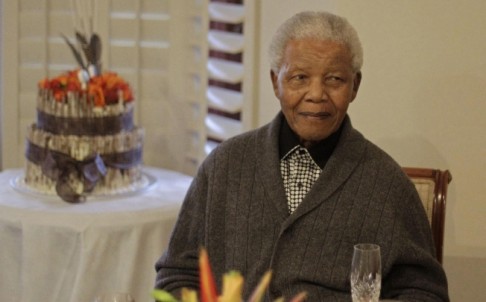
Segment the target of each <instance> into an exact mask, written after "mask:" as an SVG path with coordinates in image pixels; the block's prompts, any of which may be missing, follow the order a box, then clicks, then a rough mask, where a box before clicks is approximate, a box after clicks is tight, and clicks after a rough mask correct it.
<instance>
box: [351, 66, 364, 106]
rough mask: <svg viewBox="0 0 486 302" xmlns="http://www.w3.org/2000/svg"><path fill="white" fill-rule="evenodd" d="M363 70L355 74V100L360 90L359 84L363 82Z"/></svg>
mask: <svg viewBox="0 0 486 302" xmlns="http://www.w3.org/2000/svg"><path fill="white" fill-rule="evenodd" d="M361 77H362V75H361V71H358V72H357V73H356V75H355V76H354V80H353V97H352V98H351V101H353V100H354V99H355V98H356V95H357V94H358V90H359V85H360V84H361Z"/></svg>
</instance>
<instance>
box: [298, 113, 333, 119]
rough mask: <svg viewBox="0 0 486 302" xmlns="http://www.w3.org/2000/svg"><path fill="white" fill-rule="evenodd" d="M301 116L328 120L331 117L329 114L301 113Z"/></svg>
mask: <svg viewBox="0 0 486 302" xmlns="http://www.w3.org/2000/svg"><path fill="white" fill-rule="evenodd" d="M300 114H301V115H303V116H305V117H311V118H327V117H330V116H331V114H330V113H329V112H301V113H300Z"/></svg>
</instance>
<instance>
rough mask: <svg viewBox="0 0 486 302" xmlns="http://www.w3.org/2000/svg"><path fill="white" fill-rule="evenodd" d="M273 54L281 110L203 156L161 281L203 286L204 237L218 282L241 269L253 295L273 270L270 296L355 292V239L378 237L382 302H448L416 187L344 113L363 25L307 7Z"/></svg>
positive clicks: (280, 35)
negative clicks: (352, 272) (200, 278)
mask: <svg viewBox="0 0 486 302" xmlns="http://www.w3.org/2000/svg"><path fill="white" fill-rule="evenodd" d="M270 57H271V72H270V75H271V80H272V84H273V89H274V91H275V95H276V97H277V98H278V99H279V101H280V106H281V112H279V113H278V114H277V116H276V117H275V119H274V120H273V121H272V122H270V123H269V124H268V125H265V126H263V127H261V128H259V129H256V130H253V131H250V132H248V133H245V134H242V135H239V136H237V137H234V138H232V139H229V140H227V141H225V142H223V143H222V144H221V145H220V146H219V147H218V148H217V149H215V150H214V152H212V153H211V154H210V155H209V156H208V158H207V159H206V160H205V161H204V163H203V164H202V165H201V167H200V169H199V171H198V173H197V175H196V177H195V179H194V181H193V183H192V185H191V187H190V189H189V191H188V193H187V196H186V198H185V201H184V204H183V206H182V208H181V212H180V216H179V219H178V222H177V224H176V226H175V229H174V231H173V234H172V238H171V240H170V243H169V247H168V250H167V251H166V252H165V254H164V255H163V256H162V257H161V259H160V260H159V261H158V262H157V264H156V270H157V279H156V287H157V288H163V289H165V290H168V291H172V292H177V291H178V290H179V289H181V288H182V287H188V288H196V289H197V288H198V262H197V259H198V251H199V248H200V247H202V246H204V247H206V249H207V250H208V253H209V256H210V259H211V263H212V265H213V271H214V274H215V276H216V277H217V281H218V284H219V286H221V279H220V278H221V276H222V274H223V273H225V272H227V271H229V270H238V271H240V272H241V273H242V274H243V275H244V276H245V287H244V298H245V299H246V298H248V296H249V294H250V293H251V290H252V289H253V288H254V287H255V286H256V284H257V283H258V281H259V279H260V278H261V276H262V275H263V274H264V272H265V271H267V270H269V269H271V270H272V271H273V279H272V282H271V284H270V286H269V289H268V292H267V293H266V300H267V301H271V300H274V299H276V298H277V297H281V296H284V297H287V298H288V297H291V296H294V295H295V294H296V293H298V292H301V291H306V292H307V294H308V301H350V300H351V294H350V282H349V275H350V267H351V259H352V253H353V246H354V245H355V244H357V243H374V244H378V245H379V246H380V247H381V255H382V275H383V277H382V278H383V279H382V288H381V298H382V299H385V298H386V299H399V300H401V301H448V300H449V298H448V293H447V281H446V276H445V274H444V271H443V269H442V267H441V265H440V264H439V262H437V261H436V259H435V258H434V247H433V243H432V237H431V232H430V228H429V224H428V221H427V217H426V214H425V211H424V209H423V207H422V204H421V202H420V199H419V196H418V195H417V192H416V191H415V188H414V186H413V184H412V183H411V182H410V181H409V180H408V178H407V176H406V175H404V174H403V173H402V171H401V168H400V166H399V165H398V164H397V163H396V162H395V161H394V160H393V159H392V158H391V157H390V156H388V155H387V154H386V153H385V152H383V151H382V150H381V149H379V148H378V147H377V146H375V145H374V144H372V143H371V142H369V141H368V140H366V139H365V138H364V137H363V135H362V134H360V133H359V132H358V131H357V130H355V129H354V128H353V126H352V125H351V121H350V118H349V116H348V115H347V109H348V106H349V104H350V103H351V102H352V101H353V100H354V99H355V97H356V94H357V92H358V88H359V85H360V82H361V72H360V69H361V65H362V62H363V55H362V49H361V44H360V41H359V38H358V36H357V34H356V31H355V30H354V29H353V27H352V26H351V25H350V24H349V23H348V22H347V21H346V20H345V19H344V18H341V17H339V16H336V15H333V14H330V13H326V12H303V13H299V14H297V15H295V16H293V17H292V18H290V19H289V20H287V21H286V22H285V23H284V24H282V25H281V26H280V28H279V29H278V31H277V32H276V34H275V36H274V38H273V40H272V43H271V47H270Z"/></svg>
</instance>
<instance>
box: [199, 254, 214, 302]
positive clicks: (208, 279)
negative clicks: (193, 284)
mask: <svg viewBox="0 0 486 302" xmlns="http://www.w3.org/2000/svg"><path fill="white" fill-rule="evenodd" d="M199 289H200V291H201V302H217V301H218V293H217V291H216V283H215V282H214V276H213V272H212V270H211V265H210V264H209V257H208V252H207V251H206V249H204V248H201V251H200V253H199Z"/></svg>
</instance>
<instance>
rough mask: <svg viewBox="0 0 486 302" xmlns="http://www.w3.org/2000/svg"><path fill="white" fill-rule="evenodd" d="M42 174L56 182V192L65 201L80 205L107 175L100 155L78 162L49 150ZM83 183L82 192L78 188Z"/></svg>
mask: <svg viewBox="0 0 486 302" xmlns="http://www.w3.org/2000/svg"><path fill="white" fill-rule="evenodd" d="M41 168H42V173H44V174H45V175H46V176H47V177H49V178H50V179H52V180H53V181H55V182H56V192H57V194H58V195H59V197H61V198H62V199H63V200H64V201H67V202H70V203H80V202H84V201H85V200H86V195H85V193H89V192H91V191H93V189H94V187H95V186H96V183H97V182H98V181H99V180H100V179H101V178H102V177H103V176H105V175H106V167H105V164H104V163H103V159H101V157H100V155H99V154H96V155H94V156H92V157H89V158H87V159H85V160H82V161H78V160H76V159H74V158H72V157H70V156H68V155H66V154H63V153H59V152H54V151H51V150H47V154H46V157H45V159H44V161H43V162H42V165H41ZM80 180H81V181H82V182H83V183H82V190H79V189H77V188H76V185H79V183H77V182H79V181H80Z"/></svg>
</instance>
